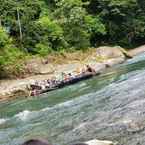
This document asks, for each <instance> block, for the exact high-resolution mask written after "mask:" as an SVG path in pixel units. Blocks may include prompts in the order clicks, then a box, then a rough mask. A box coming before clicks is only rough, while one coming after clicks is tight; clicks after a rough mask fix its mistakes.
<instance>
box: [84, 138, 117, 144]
mask: <svg viewBox="0 0 145 145" xmlns="http://www.w3.org/2000/svg"><path fill="white" fill-rule="evenodd" d="M85 143H86V144H87V145H115V143H113V142H112V141H107V140H97V139H94V140H90V141H87V142H85Z"/></svg>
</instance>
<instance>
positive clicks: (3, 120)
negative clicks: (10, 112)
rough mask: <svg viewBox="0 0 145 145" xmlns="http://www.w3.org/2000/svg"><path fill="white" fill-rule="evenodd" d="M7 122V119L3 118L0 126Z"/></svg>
mask: <svg viewBox="0 0 145 145" xmlns="http://www.w3.org/2000/svg"><path fill="white" fill-rule="evenodd" d="M7 120H8V119H4V118H2V119H0V124H4V123H5V122H6V121H7Z"/></svg>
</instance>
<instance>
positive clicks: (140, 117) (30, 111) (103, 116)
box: [0, 53, 145, 145]
mask: <svg viewBox="0 0 145 145" xmlns="http://www.w3.org/2000/svg"><path fill="white" fill-rule="evenodd" d="M144 108H145V53H144V54H142V55H139V56H137V57H135V58H133V59H131V60H128V61H127V62H125V63H124V64H121V65H116V66H115V67H113V68H110V69H108V70H106V71H105V72H104V73H103V74H102V75H100V76H97V77H94V78H93V79H89V80H86V81H82V82H80V83H78V84H75V85H72V86H68V87H65V88H63V89H59V90H56V91H53V92H49V93H46V94H44V95H42V96H40V97H35V98H29V99H25V98H24V99H17V100H13V101H11V102H3V103H1V104H0V144H1V145H20V144H21V143H22V142H23V141H25V140H27V139H29V138H41V137H43V138H45V139H47V140H49V141H50V142H51V143H53V144H56V145H64V144H71V143H74V142H78V141H86V140H89V139H94V138H97V139H107V140H112V141H115V142H119V144H120V145H144V144H145V143H144V142H145V137H144V136H145V109H144Z"/></svg>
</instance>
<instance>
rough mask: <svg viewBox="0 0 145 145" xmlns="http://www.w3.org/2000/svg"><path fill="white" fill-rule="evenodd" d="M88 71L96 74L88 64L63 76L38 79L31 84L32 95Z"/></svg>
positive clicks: (62, 74)
mask: <svg viewBox="0 0 145 145" xmlns="http://www.w3.org/2000/svg"><path fill="white" fill-rule="evenodd" d="M86 73H92V74H95V73H96V72H95V70H94V69H93V68H92V67H91V66H89V65H86V66H85V68H83V69H76V71H75V72H73V73H64V72H62V73H61V76H59V78H56V77H52V78H51V79H47V80H43V81H36V82H35V83H33V84H31V85H30V96H36V95H39V94H40V92H41V91H42V90H45V89H51V88H55V87H57V86H58V85H60V84H61V83H65V82H68V81H70V80H72V79H75V78H76V77H78V76H81V75H84V74H86Z"/></svg>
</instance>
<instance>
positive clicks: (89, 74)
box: [30, 72, 96, 96]
mask: <svg viewBox="0 0 145 145" xmlns="http://www.w3.org/2000/svg"><path fill="white" fill-rule="evenodd" d="M94 75H96V74H94V73H92V72H85V73H82V74H80V75H77V76H75V77H71V78H70V79H68V80H63V81H58V82H57V83H56V84H54V85H53V86H52V87H46V88H45V89H42V88H41V86H37V85H34V84H33V85H30V87H31V88H33V89H34V90H38V92H39V94H37V95H40V94H43V93H46V92H49V91H53V90H56V89H59V88H63V87H65V86H68V85H72V84H75V83H77V82H79V81H82V80H86V79H89V78H91V77H93V76H94ZM33 94H35V93H32V96H35V95H33Z"/></svg>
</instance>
